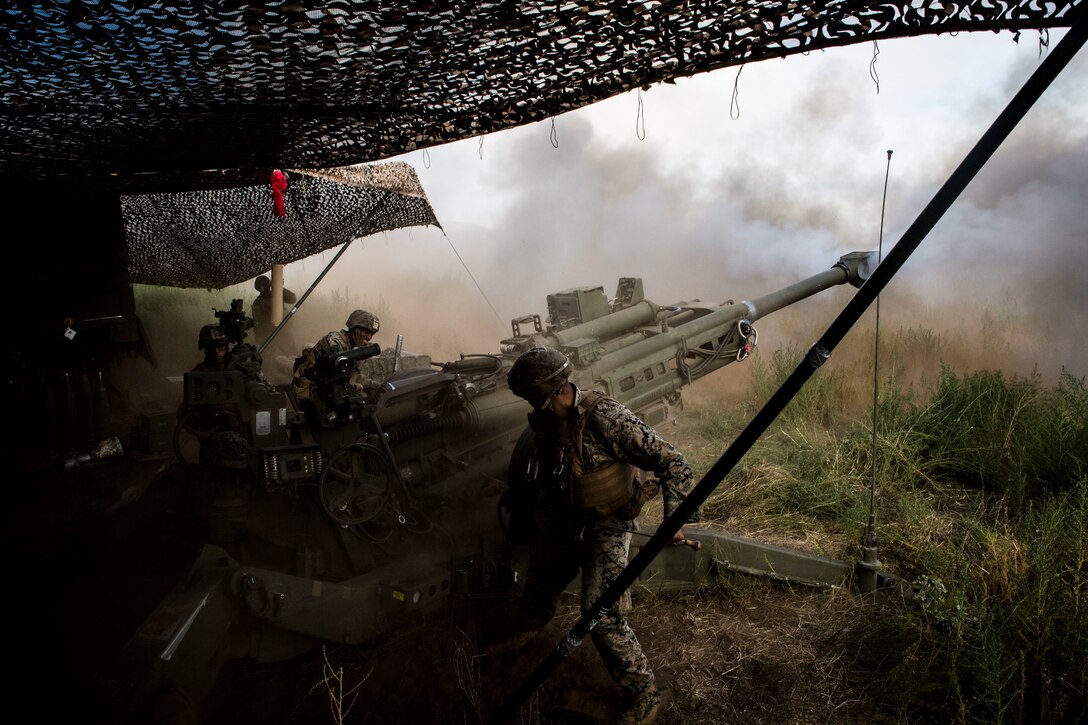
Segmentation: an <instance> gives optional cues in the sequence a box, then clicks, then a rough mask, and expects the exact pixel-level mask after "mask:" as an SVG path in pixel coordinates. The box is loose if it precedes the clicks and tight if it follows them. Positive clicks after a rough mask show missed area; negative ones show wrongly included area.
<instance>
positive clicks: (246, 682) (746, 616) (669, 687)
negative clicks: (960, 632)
mask: <svg viewBox="0 0 1088 725" xmlns="http://www.w3.org/2000/svg"><path fill="white" fill-rule="evenodd" d="M898 606H899V603H898V602H897V601H896V600H895V598H894V596H892V595H888V594H880V595H875V596H873V597H861V596H858V595H856V594H852V593H848V592H843V591H831V590H814V589H790V588H789V587H786V586H784V585H777V584H776V585H768V584H765V583H747V584H746V583H743V582H741V583H739V584H738V585H737V586H729V587H724V588H719V589H714V590H704V591H700V592H695V593H689V594H684V595H668V596H665V595H649V594H647V595H644V596H639V597H637V598H636V602H635V606H634V608H633V611H632V612H631V615H630V621H631V622H632V625H633V627H634V628H635V630H636V632H637V633H638V635H639V638H640V640H641V642H642V644H643V646H644V648H645V650H646V651H647V654H648V656H649V657H650V660H651V662H652V664H653V666H654V670H655V673H656V675H657V677H658V682H659V685H660V686H661V687H662V688H663V690H664V703H663V708H662V711H661V713H660V715H659V717H658V720H657V722H659V723H684V724H686V725H699V724H702V723H706V724H708V725H709V724H711V723H714V724H720V723H754V724H766V725H771V724H776V725H777V724H786V723H789V724H790V725H797V724H804V723H848V722H858V721H865V722H880V721H881V720H882V714H883V713H882V709H881V708H882V695H883V693H884V690H883V688H884V687H886V686H887V681H886V680H887V672H886V670H887V667H888V663H887V662H886V661H883V662H882V661H877V660H876V659H875V658H877V657H881V658H882V657H884V655H877V654H875V653H877V652H883V651H884V650H885V648H886V647H887V646H888V643H886V642H882V641H876V640H874V639H873V638H874V637H878V636H879V632H880V630H881V628H880V627H879V626H877V627H874V626H873V623H874V621H875V619H877V618H880V617H882V616H891V615H892V614H893V612H894V611H895V609H896V608H897V607H898ZM575 607H576V604H575V602H574V601H573V597H571V601H570V602H569V603H568V604H567V605H566V606H565V608H564V610H563V611H561V612H560V614H559V616H557V617H556V618H555V619H554V620H553V621H552V622H551V623H550V624H549V625H548V627H547V628H546V629H544V630H542V631H541V632H540V633H538V634H536V635H534V636H532V637H531V638H530V639H529V640H528V641H518V640H503V641H499V642H498V643H495V644H492V645H488V646H483V645H481V644H480V642H481V641H482V639H483V638H486V629H487V623H488V618H487V617H486V616H485V617H483V618H477V619H467V620H466V619H459V620H456V621H455V620H445V621H436V622H433V623H430V624H427V625H426V626H423V627H420V628H418V629H416V630H414V631H406V632H403V633H401V634H399V635H397V636H394V637H391V638H390V639H388V640H387V641H385V642H383V643H381V644H380V645H378V646H376V647H374V648H372V649H368V650H361V649H358V648H347V647H340V648H336V647H332V648H329V649H327V650H326V651H325V652H324V653H319V654H317V655H315V656H312V657H304V658H300V659H299V660H296V661H293V662H290V663H281V664H278V665H274V666H266V667H253V666H247V665H241V666H240V667H238V668H236V669H234V670H232V671H230V672H228V673H226V675H225V676H224V677H223V678H222V680H221V682H220V688H219V689H218V690H217V692H216V694H215V702H214V703H213V705H212V708H213V710H214V711H213V712H209V714H208V718H209V719H208V722H212V723H217V724H221V725H240V724H241V723H251V722H265V723H273V722H275V723H320V722H329V723H338V722H346V723H383V724H384V723H480V722H488V718H489V717H492V716H494V714H495V713H496V712H498V711H499V708H500V706H502V705H504V704H506V703H508V702H511V700H510V698H512V697H513V696H514V694H515V693H516V692H518V691H519V690H518V688H519V687H522V685H523V683H524V682H525V681H526V679H527V678H529V677H530V675H531V674H533V673H534V671H537V670H538V668H541V666H542V665H544V664H546V658H547V656H548V654H549V653H550V652H551V651H552V650H553V648H555V647H556V645H557V644H558V643H559V642H560V640H561V639H562V637H563V636H564V634H566V632H567V630H568V629H569V627H570V626H571V625H573V623H574V622H575V621H576V619H577V611H576V608H575ZM558 662H559V663H558V665H557V666H556V667H554V669H551V668H548V667H545V669H544V670H542V671H544V672H550V676H548V677H547V679H546V680H544V682H543V684H542V685H541V686H540V687H539V688H537V689H536V690H535V691H534V692H533V693H532V695H531V696H528V697H526V698H523V699H522V701H523V702H524V705H523V706H522V707H521V709H520V711H519V714H518V716H517V717H516V718H515V719H514V720H512V722H516V723H523V724H529V723H540V724H549V723H550V724H554V725H575V724H579V723H609V722H612V721H613V720H614V718H615V716H616V714H617V713H618V712H619V711H620V709H621V707H622V703H621V700H620V695H619V690H618V688H617V687H616V686H615V685H614V684H613V683H612V682H611V680H610V679H609V678H608V676H607V674H606V672H605V670H604V667H603V665H602V664H601V661H600V659H599V657H598V655H597V652H596V650H595V649H594V647H593V644H592V642H591V641H590V640H586V641H584V642H583V643H582V644H581V646H579V647H578V648H577V649H575V650H574V652H573V654H571V655H570V656H568V657H567V658H565V659H561V660H559V661H558ZM330 673H335V674H336V675H338V676H340V678H341V679H340V680H339V681H337V680H336V679H335V678H334V679H327V678H328V675H329V674H330ZM339 693H344V694H339ZM514 702H517V700H514Z"/></svg>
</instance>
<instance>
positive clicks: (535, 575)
mask: <svg viewBox="0 0 1088 725" xmlns="http://www.w3.org/2000/svg"><path fill="white" fill-rule="evenodd" d="M570 372H571V363H570V360H569V359H567V357H566V356H565V355H564V354H563V353H561V352H559V351H558V350H554V349H551V348H533V349H532V350H529V351H528V352H526V353H524V354H523V355H521V357H519V358H518V359H517V361H515V363H514V365H513V367H512V368H511V369H510V372H509V374H508V376H507V381H508V383H509V385H510V388H511V389H512V390H513V391H514V393H516V394H517V395H519V396H520V397H522V398H525V399H526V400H527V401H529V403H530V404H531V405H532V406H533V408H534V410H533V412H532V413H530V414H529V424H530V426H531V427H532V428H533V430H534V432H535V433H536V438H535V450H534V453H533V455H532V460H533V463H532V465H531V467H530V469H531V470H535V471H536V472H537V473H536V476H535V483H536V486H535V491H534V493H533V494H532V498H533V504H534V505H533V523H534V524H535V526H536V529H537V536H536V539H535V542H536V545H535V546H534V548H533V551H532V554H531V557H530V563H529V570H528V573H527V579H526V583H525V591H524V596H523V598H522V602H521V621H522V626H523V627H539V626H542V625H543V624H545V623H547V622H548V620H550V619H551V618H552V616H554V614H555V610H556V604H557V602H558V599H559V596H560V594H561V593H562V592H563V590H564V589H565V588H566V586H567V585H568V584H569V583H570V582H571V581H572V580H573V579H574V577H575V576H576V575H577V574H578V570H579V569H581V571H582V611H583V612H585V611H587V610H588V609H589V607H590V605H592V604H593V603H594V602H595V601H596V600H597V599H598V598H599V597H600V595H601V594H602V593H603V592H604V589H605V588H606V587H607V586H608V585H609V584H610V583H611V582H612V581H613V580H615V579H616V577H617V576H618V575H619V573H620V572H621V571H623V569H624V568H626V566H627V558H628V552H629V550H630V546H631V533H632V532H633V531H634V530H635V527H636V523H635V517H636V516H637V515H638V513H639V511H640V510H641V508H642V506H643V504H645V503H646V501H648V500H649V499H650V498H652V497H653V496H654V495H656V493H657V491H658V490H660V491H661V494H662V496H663V498H664V508H665V515H666V516H668V515H671V514H672V513H673V512H674V511H675V510H676V508H677V506H679V504H680V502H681V501H682V500H683V499H684V497H685V496H687V494H688V493H689V492H690V491H691V489H692V487H693V485H694V480H693V477H692V471H691V466H689V465H688V463H687V461H686V460H685V459H684V457H683V455H682V454H681V453H680V452H679V451H678V450H676V448H674V447H673V446H672V445H671V444H669V443H668V442H667V441H666V440H664V439H663V438H662V437H661V436H660V435H658V433H657V432H656V431H654V429H653V428H651V427H650V426H648V425H647V424H646V423H644V422H643V421H642V420H641V419H639V418H638V417H637V416H636V415H635V414H634V413H632V412H631V411H630V410H628V409H627V408H626V407H624V406H623V405H621V404H620V403H618V402H617V401H615V400H613V399H612V398H609V397H607V396H605V395H603V394H601V393H599V392H596V391H582V390H580V389H579V388H578V387H577V386H576V385H575V384H574V383H573V382H570V380H569V376H570ZM636 468H637V469H641V470H643V471H650V472H652V473H653V474H654V475H655V476H656V481H649V482H644V483H643V482H640V481H639V480H638V478H637V477H636V472H635V469H636ZM684 538H685V537H684V533H683V531H679V532H677V533H676V534H675V536H674V541H676V542H682V541H683V540H684ZM630 606H631V593H630V591H627V592H624V594H623V596H622V597H621V599H620V601H619V603H618V604H617V606H616V607H614V608H613V609H612V610H610V611H609V612H607V613H606V614H605V615H604V616H603V617H602V618H601V619H600V622H599V624H598V625H597V626H596V627H595V628H594V629H593V631H592V637H593V643H594V645H595V646H596V648H597V651H598V652H599V653H600V655H601V659H602V660H603V661H604V665H605V667H606V668H607V669H608V672H609V674H610V675H611V676H612V679H613V680H615V682H616V683H617V684H618V685H619V686H620V687H621V688H622V689H623V690H624V692H625V694H626V695H627V696H628V701H629V708H628V709H627V710H626V711H625V713H624V714H623V716H622V718H621V722H633V723H642V722H651V721H652V720H653V718H654V716H655V715H656V713H657V710H658V707H659V704H660V694H659V692H658V689H657V687H656V685H655V683H654V674H653V671H652V670H651V669H650V664H649V662H648V660H647V658H646V655H645V654H643V652H642V647H641V646H640V645H639V642H638V638H637V637H636V636H635V633H634V632H633V631H632V630H631V627H630V626H629V625H628V624H627V621H626V619H625V618H624V616H623V613H624V612H625V611H628V610H629V609H630Z"/></svg>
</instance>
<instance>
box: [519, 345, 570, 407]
mask: <svg viewBox="0 0 1088 725" xmlns="http://www.w3.org/2000/svg"><path fill="white" fill-rule="evenodd" d="M572 367H573V366H572V365H571V362H570V358H568V357H567V356H566V355H564V354H563V353H561V352H559V351H558V350H556V349H555V348H552V347H534V348H532V349H531V350H526V351H525V352H524V353H522V354H521V356H520V357H519V358H518V359H517V360H515V361H514V364H513V366H512V367H511V368H510V372H509V373H507V374H506V383H507V384H508V385H509V386H510V390H512V391H513V392H514V395H517V396H518V397H520V398H525V399H526V400H527V401H529V404H530V405H532V406H533V407H534V408H539V407H540V406H542V405H544V403H545V401H547V400H548V398H549V397H551V396H552V395H554V394H555V393H556V392H557V391H558V390H559V389H560V388H561V387H563V385H565V384H566V382H567V380H568V379H569V378H570V374H571V368H572Z"/></svg>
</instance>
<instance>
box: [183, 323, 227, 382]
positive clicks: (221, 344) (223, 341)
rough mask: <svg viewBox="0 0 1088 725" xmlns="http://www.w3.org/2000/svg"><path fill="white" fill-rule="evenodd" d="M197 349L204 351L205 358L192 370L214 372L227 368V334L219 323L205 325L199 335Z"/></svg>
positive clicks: (195, 371)
mask: <svg viewBox="0 0 1088 725" xmlns="http://www.w3.org/2000/svg"><path fill="white" fill-rule="evenodd" d="M196 344H197V349H198V350H200V351H201V352H203V353H204V359H203V360H201V361H200V362H198V363H197V364H196V365H195V366H194V367H193V370H192V372H194V373H212V372H219V371H221V370H226V369H227V364H228V362H229V357H228V355H227V336H226V335H225V334H223V328H222V327H220V326H219V325H204V327H201V328H200V335H199V336H198V337H197V343H196Z"/></svg>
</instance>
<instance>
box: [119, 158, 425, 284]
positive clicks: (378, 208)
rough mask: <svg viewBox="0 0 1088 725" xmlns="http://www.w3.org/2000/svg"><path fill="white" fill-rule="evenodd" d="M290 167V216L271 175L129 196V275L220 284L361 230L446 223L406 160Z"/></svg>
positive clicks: (156, 280) (124, 208) (160, 280)
mask: <svg viewBox="0 0 1088 725" xmlns="http://www.w3.org/2000/svg"><path fill="white" fill-rule="evenodd" d="M285 173H286V176H287V190H286V192H285V193H284V196H283V199H284V211H285V212H286V216H283V217H281V216H278V215H277V214H276V212H275V205H274V199H273V192H272V187H271V185H270V184H265V185H263V186H247V187H242V188H235V189H206V190H202V191H192V192H183V193H169V194H166V193H160V194H144V195H139V196H124V197H122V198H121V207H122V212H123V214H124V218H125V242H126V245H127V247H128V249H127V254H126V257H127V260H128V262H127V264H128V270H127V274H128V277H129V279H130V281H132V282H139V283H146V284H155V285H162V286H167V287H207V288H215V289H220V288H223V287H226V286H228V285H231V284H236V283H238V282H242V281H244V280H247V279H250V278H253V277H256V276H257V275H259V274H262V273H264V272H266V271H267V270H269V269H270V268H271V267H272V265H273V264H278V263H283V262H286V261H290V260H295V259H303V258H305V257H309V256H311V255H313V254H317V253H318V252H321V251H323V250H325V249H329V248H330V247H333V246H338V245H341V244H344V243H345V242H350V241H351V240H353V239H356V238H358V237H364V236H369V235H371V234H376V233H378V232H383V231H387V230H390V229H398V228H400V227H406V226H419V225H425V224H434V225H436V226H438V221H437V220H436V219H435V217H434V212H433V211H432V209H431V205H430V204H429V203H428V202H427V199H426V196H425V195H424V193H423V188H422V187H421V186H420V184H419V179H418V178H417V177H416V173H415V171H414V170H413V169H412V167H411V166H408V165H407V164H403V163H387V164H379V165H376V166H354V167H347V168H340V169H327V170H325V171H322V172H315V173H311V172H305V171H293V170H288V171H287V172H285Z"/></svg>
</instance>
